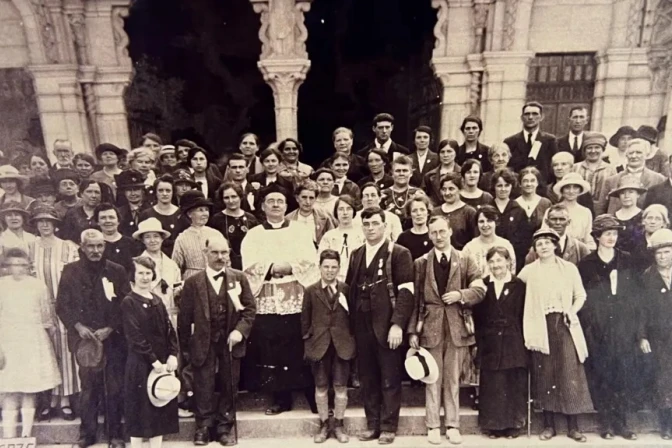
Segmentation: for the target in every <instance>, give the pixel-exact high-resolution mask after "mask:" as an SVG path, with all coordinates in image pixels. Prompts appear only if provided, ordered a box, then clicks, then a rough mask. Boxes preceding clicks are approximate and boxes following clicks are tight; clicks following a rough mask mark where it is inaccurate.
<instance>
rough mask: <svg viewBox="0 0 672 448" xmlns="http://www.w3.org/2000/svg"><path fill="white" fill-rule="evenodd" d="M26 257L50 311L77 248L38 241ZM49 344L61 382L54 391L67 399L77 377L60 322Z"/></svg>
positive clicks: (61, 242)
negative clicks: (41, 282)
mask: <svg viewBox="0 0 672 448" xmlns="http://www.w3.org/2000/svg"><path fill="white" fill-rule="evenodd" d="M28 252H29V256H30V259H31V260H32V262H33V267H34V269H35V275H36V276H37V278H38V279H40V280H42V281H43V282H44V284H45V286H46V287H47V296H48V298H49V303H50V304H51V306H52V308H53V307H55V306H56V295H57V293H58V284H59V283H60V281H61V272H63V268H64V267H65V265H66V264H68V263H72V262H73V261H77V260H78V259H79V252H78V251H77V246H76V245H75V244H74V243H73V242H71V241H67V240H62V239H60V238H56V242H55V244H53V245H45V244H44V243H43V241H42V239H41V238H39V237H38V238H37V239H36V240H35V241H34V242H32V243H31V244H30V246H29V251H28ZM51 342H52V343H53V345H54V351H55V353H56V361H57V362H58V368H59V370H60V372H61V378H62V380H63V382H62V383H61V385H59V386H58V387H57V388H55V389H54V394H56V395H57V396H59V397H68V396H70V395H73V394H76V393H78V392H79V391H80V383H79V375H78V373H77V363H76V362H75V355H74V354H73V353H72V352H70V350H69V349H68V330H67V329H66V328H65V325H63V322H61V320H60V319H58V322H57V328H56V331H54V332H53V333H52V337H51Z"/></svg>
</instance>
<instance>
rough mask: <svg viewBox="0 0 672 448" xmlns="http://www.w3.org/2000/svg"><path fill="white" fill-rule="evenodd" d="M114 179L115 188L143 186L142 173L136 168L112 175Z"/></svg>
mask: <svg viewBox="0 0 672 448" xmlns="http://www.w3.org/2000/svg"><path fill="white" fill-rule="evenodd" d="M114 181H115V182H116V183H117V189H119V190H124V189H126V188H139V187H142V188H144V186H145V179H144V177H143V176H142V173H141V172H140V171H138V170H126V171H122V172H121V173H119V174H117V175H116V176H114Z"/></svg>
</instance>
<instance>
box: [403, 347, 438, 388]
mask: <svg viewBox="0 0 672 448" xmlns="http://www.w3.org/2000/svg"><path fill="white" fill-rule="evenodd" d="M404 368H405V369H406V372H407V373H408V376H410V377H411V379H413V380H415V381H422V382H423V383H425V384H434V383H436V381H437V380H438V379H439V366H438V365H437V364H436V360H435V359H434V357H433V356H432V355H431V353H429V352H428V351H427V349H424V348H422V347H420V348H419V349H418V350H416V349H414V348H410V349H408V352H406V361H404Z"/></svg>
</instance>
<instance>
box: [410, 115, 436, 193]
mask: <svg viewBox="0 0 672 448" xmlns="http://www.w3.org/2000/svg"><path fill="white" fill-rule="evenodd" d="M413 142H414V143H415V151H413V153H412V154H411V160H412V161H413V176H411V185H413V186H414V187H421V186H422V180H423V179H424V177H425V174H427V173H429V172H430V171H432V170H433V169H434V168H436V167H437V166H439V156H438V154H436V153H435V152H434V151H432V150H430V149H429V147H430V145H431V144H432V143H433V142H434V138H433V136H432V128H430V127H429V126H418V127H417V128H416V129H415V130H414V131H413Z"/></svg>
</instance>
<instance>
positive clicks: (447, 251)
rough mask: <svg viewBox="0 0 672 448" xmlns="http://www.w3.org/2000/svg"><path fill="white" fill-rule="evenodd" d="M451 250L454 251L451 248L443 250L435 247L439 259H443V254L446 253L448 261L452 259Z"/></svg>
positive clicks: (435, 253)
mask: <svg viewBox="0 0 672 448" xmlns="http://www.w3.org/2000/svg"><path fill="white" fill-rule="evenodd" d="M451 252H452V251H451V250H450V248H447V249H446V250H445V251H441V250H439V249H437V248H436V247H435V248H434V255H435V256H436V259H437V260H441V255H443V254H445V255H446V258H447V259H448V261H450V253H451Z"/></svg>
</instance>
